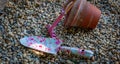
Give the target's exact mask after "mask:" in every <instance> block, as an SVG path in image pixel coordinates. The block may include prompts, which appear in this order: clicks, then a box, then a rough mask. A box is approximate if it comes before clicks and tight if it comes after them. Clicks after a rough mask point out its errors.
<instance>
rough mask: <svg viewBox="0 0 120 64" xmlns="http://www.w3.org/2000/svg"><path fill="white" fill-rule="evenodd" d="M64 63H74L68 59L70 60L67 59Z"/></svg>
mask: <svg viewBox="0 0 120 64" xmlns="http://www.w3.org/2000/svg"><path fill="white" fill-rule="evenodd" d="M66 63H67V64H74V63H73V62H72V61H70V60H67V61H66Z"/></svg>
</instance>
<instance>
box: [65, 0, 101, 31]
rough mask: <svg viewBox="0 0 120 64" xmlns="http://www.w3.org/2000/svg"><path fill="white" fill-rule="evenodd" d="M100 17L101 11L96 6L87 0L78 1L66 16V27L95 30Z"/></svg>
mask: <svg viewBox="0 0 120 64" xmlns="http://www.w3.org/2000/svg"><path fill="white" fill-rule="evenodd" d="M66 5H67V4H66ZM100 15H101V11H100V10H99V9H98V8H97V7H95V6H94V5H92V4H90V3H89V2H87V1H86V0H76V2H75V3H74V5H73V7H72V8H71V10H70V11H69V12H68V13H67V14H66V16H65V21H64V25H65V26H67V27H70V26H74V27H82V28H90V29H94V28H95V27H96V25H97V24H98V21H99V18H100Z"/></svg>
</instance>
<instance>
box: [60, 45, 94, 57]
mask: <svg viewBox="0 0 120 64" xmlns="http://www.w3.org/2000/svg"><path fill="white" fill-rule="evenodd" d="M60 51H62V52H66V53H71V54H75V55H79V56H83V57H87V58H91V57H93V54H94V53H93V52H92V51H91V50H84V49H79V48H74V47H66V46H61V47H60Z"/></svg>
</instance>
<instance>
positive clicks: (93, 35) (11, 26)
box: [0, 0, 120, 64]
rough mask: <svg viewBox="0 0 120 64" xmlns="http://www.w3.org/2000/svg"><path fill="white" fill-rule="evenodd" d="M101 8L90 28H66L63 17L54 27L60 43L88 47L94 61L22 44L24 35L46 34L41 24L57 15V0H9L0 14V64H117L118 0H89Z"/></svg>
mask: <svg viewBox="0 0 120 64" xmlns="http://www.w3.org/2000/svg"><path fill="white" fill-rule="evenodd" d="M90 2H91V3H93V4H94V5H96V6H97V7H98V8H99V9H100V10H101V11H102V14H101V19H100V22H99V24H98V25H97V28H95V29H94V30H92V31H88V30H83V29H80V28H79V29H76V28H71V29H69V30H68V29H66V28H64V27H63V20H64V19H63V20H62V21H61V22H60V23H59V25H58V26H57V27H56V29H55V30H56V33H57V35H58V37H59V38H61V39H63V40H64V41H65V42H64V43H63V44H62V45H66V46H71V47H78V48H84V49H90V50H92V51H93V52H94V53H95V55H94V61H91V60H84V59H83V60H82V58H80V57H77V56H74V55H65V54H62V53H59V55H57V56H54V55H49V54H45V53H42V52H39V51H36V50H33V49H29V48H26V47H24V46H22V45H21V44H20V42H19V39H20V38H22V37H24V36H31V35H41V36H44V37H49V35H48V33H47V30H46V28H45V26H46V25H47V24H52V23H53V21H54V20H55V19H56V17H57V16H58V15H59V13H60V10H61V8H62V4H63V1H60V0H57V1H55V0H40V1H39V0H38V1H37V0H35V1H33V0H29V1H28V0H24V1H22V0H19V1H17V0H10V1H9V2H8V4H7V6H6V7H5V9H4V13H3V14H0V64H87V63H88V64H89V63H93V64H97V63H105V64H119V63H120V8H119V7H120V0H91V1H90Z"/></svg>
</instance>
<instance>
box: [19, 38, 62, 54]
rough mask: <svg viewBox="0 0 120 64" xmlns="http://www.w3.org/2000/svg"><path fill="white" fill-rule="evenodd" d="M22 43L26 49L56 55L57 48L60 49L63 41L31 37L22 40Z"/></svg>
mask: <svg viewBox="0 0 120 64" xmlns="http://www.w3.org/2000/svg"><path fill="white" fill-rule="evenodd" d="M20 43H21V44H22V45H24V46H26V47H29V48H32V49H35V50H39V51H42V52H46V53H51V54H56V53H57V52H58V50H57V48H59V47H60V45H61V43H62V41H60V40H57V39H55V38H44V37H40V36H30V37H24V38H22V39H20Z"/></svg>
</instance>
